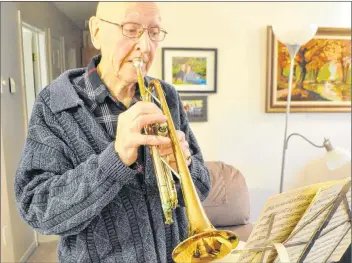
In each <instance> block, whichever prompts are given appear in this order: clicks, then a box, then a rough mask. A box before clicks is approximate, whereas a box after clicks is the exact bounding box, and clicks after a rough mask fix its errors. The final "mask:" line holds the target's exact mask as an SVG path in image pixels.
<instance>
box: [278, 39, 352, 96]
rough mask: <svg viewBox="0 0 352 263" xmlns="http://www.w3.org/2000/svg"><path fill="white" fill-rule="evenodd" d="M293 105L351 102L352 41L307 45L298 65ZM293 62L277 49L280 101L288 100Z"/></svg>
mask: <svg viewBox="0 0 352 263" xmlns="http://www.w3.org/2000/svg"><path fill="white" fill-rule="evenodd" d="M294 63H295V64H294V72H293V89H292V101H327V102H328V101H336V102H343V101H351V40H350V39H329V38H324V39H319V38H315V39H312V40H311V41H309V42H308V43H306V44H305V45H303V46H302V47H301V48H300V50H299V51H298V52H297V55H296V57H295V62H294ZM289 67H290V59H289V54H288V51H287V49H286V47H285V46H284V45H283V44H282V43H280V42H279V44H278V49H277V93H276V94H277V100H278V101H286V100H287V90H288V88H287V85H288V84H287V83H288V77H289Z"/></svg>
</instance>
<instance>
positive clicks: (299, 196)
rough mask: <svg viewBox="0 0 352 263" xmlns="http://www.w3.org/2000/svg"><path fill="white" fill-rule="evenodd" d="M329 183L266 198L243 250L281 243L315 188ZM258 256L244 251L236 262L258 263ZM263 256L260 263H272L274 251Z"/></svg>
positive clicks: (304, 208)
mask: <svg viewBox="0 0 352 263" xmlns="http://www.w3.org/2000/svg"><path fill="white" fill-rule="evenodd" d="M330 184H331V182H328V183H321V184H315V185H310V186H305V187H301V188H298V189H295V190H292V191H289V192H285V193H281V194H279V195H276V196H273V197H270V198H269V199H268V200H267V202H266V204H265V206H264V208H263V210H262V213H261V215H260V217H259V220H258V222H257V223H256V224H255V225H254V228H253V231H252V233H251V235H250V237H249V238H248V241H247V243H246V246H245V248H254V247H264V246H266V245H267V244H268V242H269V243H282V242H284V241H285V240H286V239H287V237H288V236H289V235H290V234H291V232H292V230H293V229H294V228H295V226H296V225H297V223H298V221H299V220H300V219H301V217H302V215H303V214H304V212H305V211H306V210H307V208H308V207H309V205H310V203H311V202H312V200H313V198H314V197H315V195H316V193H317V191H318V190H319V188H321V187H322V186H324V185H330ZM272 214H276V216H275V219H274V224H273V227H272V229H271V233H270V239H269V241H268V240H266V234H267V231H268V228H269V221H270V216H271V215H272ZM261 254H262V253H261V252H244V253H242V255H241V257H240V259H239V261H238V262H241V263H242V262H259V261H260V257H261ZM265 255H266V256H265V258H267V259H268V261H263V262H272V261H273V260H274V259H275V257H276V252H275V251H274V250H272V251H268V252H266V253H265Z"/></svg>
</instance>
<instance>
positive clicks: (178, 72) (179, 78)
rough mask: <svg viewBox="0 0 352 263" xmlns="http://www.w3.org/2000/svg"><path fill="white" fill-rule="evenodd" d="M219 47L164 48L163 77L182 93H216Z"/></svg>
mask: <svg viewBox="0 0 352 263" xmlns="http://www.w3.org/2000/svg"><path fill="white" fill-rule="evenodd" d="M216 73H217V49H215V48H163V49H162V78H163V80H165V81H166V82H168V83H170V84H172V85H173V86H174V87H175V88H176V90H177V91H179V92H180V93H182V92H185V93H187V92H188V93H190V92H193V93H216V77H217V76H216Z"/></svg>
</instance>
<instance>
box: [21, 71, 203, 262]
mask: <svg viewBox="0 0 352 263" xmlns="http://www.w3.org/2000/svg"><path fill="white" fill-rule="evenodd" d="M85 70H86V69H74V70H69V71H66V72H64V73H63V74H62V75H61V76H60V77H59V78H57V79H56V80H54V81H53V82H52V83H51V84H50V85H49V86H48V87H46V88H44V89H43V90H42V91H41V92H40V94H39V95H38V97H37V99H36V102H35V104H34V107H33V111H32V116H31V119H30V124H29V129H28V138H27V140H26V143H25V146H24V150H23V153H22V156H21V160H20V163H19V166H18V170H17V173H16V178H15V194H16V202H17V206H18V211H19V213H20V215H21V217H22V218H23V220H25V222H27V223H28V224H29V225H30V226H31V227H33V228H34V229H35V230H36V231H38V232H40V233H42V234H44V235H59V236H60V243H59V247H58V257H59V260H60V262H72V263H77V262H79V263H80V262H82V263H83V262H84V263H86V262H94V263H95V262H126V263H129V262H131V263H135V262H152V263H155V262H172V259H171V253H172V250H173V248H174V247H175V246H176V245H177V244H178V243H179V242H180V241H182V240H184V239H185V238H187V234H188V223H187V217H186V213H185V207H184V206H183V201H182V195H181V194H180V187H179V183H177V188H178V192H179V195H178V196H179V199H180V202H181V206H180V207H179V208H177V209H176V211H175V212H174V219H175V223H174V224H172V225H169V226H168V225H165V224H164V218H163V212H162V209H161V205H160V198H159V193H158V188H157V184H156V178H155V173H154V169H153V165H152V160H151V158H150V154H149V153H148V152H147V153H146V154H145V167H146V168H145V181H144V183H145V184H144V185H141V184H140V182H139V180H138V178H137V171H136V170H134V169H131V168H130V167H127V166H125V165H124V164H123V163H122V162H121V160H120V159H119V157H118V155H117V154H116V153H115V151H114V142H113V141H111V139H109V136H108V135H107V134H106V132H105V131H104V130H103V128H102V127H101V126H100V124H98V123H97V122H96V121H95V119H94V116H93V115H92V114H91V113H90V112H89V111H88V110H87V108H86V107H85V106H84V104H83V102H82V100H81V99H80V98H79V97H78V95H77V93H76V92H75V90H74V88H73V86H72V83H71V79H72V78H73V77H77V76H79V75H81V74H83V73H84V72H85ZM150 79H151V78H149V77H146V80H147V82H148V81H150ZM161 83H162V86H163V89H164V90H165V95H166V99H167V102H168V105H169V108H170V111H171V113H172V117H173V120H174V123H175V127H176V129H179V130H182V131H183V132H184V133H185V134H186V138H187V140H188V142H189V145H190V149H191V153H192V164H191V165H190V166H189V168H190V172H191V175H192V179H193V182H194V183H195V186H196V189H197V192H198V195H199V197H200V199H201V200H204V199H205V198H206V197H207V195H208V193H209V190H210V177H209V172H208V170H207V168H206V167H205V166H204V161H203V157H202V154H201V151H200V149H199V146H198V144H197V142H196V139H195V137H194V135H193V133H192V131H191V130H190V127H189V124H188V121H187V117H186V113H185V111H184V109H183V106H182V103H181V101H180V97H179V95H178V94H177V92H176V91H175V89H174V88H173V87H172V86H170V85H168V84H167V83H165V82H163V81H161ZM142 186H143V187H142Z"/></svg>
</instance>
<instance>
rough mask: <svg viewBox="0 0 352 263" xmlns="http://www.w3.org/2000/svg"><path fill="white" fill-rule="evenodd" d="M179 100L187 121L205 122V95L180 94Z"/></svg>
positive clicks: (206, 111) (206, 116)
mask: <svg viewBox="0 0 352 263" xmlns="http://www.w3.org/2000/svg"><path fill="white" fill-rule="evenodd" d="M181 101H182V104H183V108H184V109H185V111H186V113H187V118H188V121H189V122H206V121H207V120H208V109H207V108H208V105H207V97H206V96H181Z"/></svg>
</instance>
